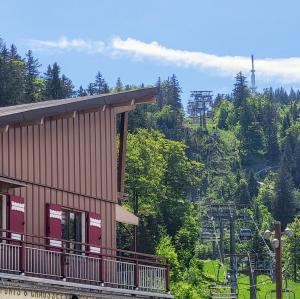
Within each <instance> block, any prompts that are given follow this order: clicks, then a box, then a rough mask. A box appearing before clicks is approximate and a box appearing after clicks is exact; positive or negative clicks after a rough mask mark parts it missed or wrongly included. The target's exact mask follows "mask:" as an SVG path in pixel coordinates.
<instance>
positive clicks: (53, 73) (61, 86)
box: [44, 62, 74, 100]
mask: <svg viewBox="0 0 300 299" xmlns="http://www.w3.org/2000/svg"><path fill="white" fill-rule="evenodd" d="M73 88H74V86H73V84H72V81H71V80H70V79H69V78H67V77H66V76H65V75H62V77H60V67H59V65H58V64H57V63H56V62H55V63H54V64H53V65H52V67H51V66H50V65H49V66H48V68H47V72H46V73H45V90H44V97H45V99H49V100H56V99H63V98H66V97H71V96H73V93H74V90H73Z"/></svg>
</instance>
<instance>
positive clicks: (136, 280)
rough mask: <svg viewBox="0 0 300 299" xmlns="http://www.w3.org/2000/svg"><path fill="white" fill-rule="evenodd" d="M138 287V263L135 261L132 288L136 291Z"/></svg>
mask: <svg viewBox="0 0 300 299" xmlns="http://www.w3.org/2000/svg"><path fill="white" fill-rule="evenodd" d="M139 285H140V273H139V262H138V260H136V261H135V265H134V286H135V288H136V289H138V288H139Z"/></svg>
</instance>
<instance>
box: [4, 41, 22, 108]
mask: <svg viewBox="0 0 300 299" xmlns="http://www.w3.org/2000/svg"><path fill="white" fill-rule="evenodd" d="M6 76H7V83H6V87H7V93H8V95H9V97H10V100H9V101H10V102H11V104H13V105H16V104H19V103H22V102H24V86H25V61H24V60H23V59H22V58H21V56H20V55H19V54H18V51H17V48H16V46H15V45H13V44H12V45H11V48H10V51H9V53H8V72H7V74H6Z"/></svg>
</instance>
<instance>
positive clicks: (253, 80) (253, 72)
mask: <svg viewBox="0 0 300 299" xmlns="http://www.w3.org/2000/svg"><path fill="white" fill-rule="evenodd" d="M251 64H252V69H251V91H252V93H254V92H255V90H256V85H255V69H254V56H253V55H251Z"/></svg>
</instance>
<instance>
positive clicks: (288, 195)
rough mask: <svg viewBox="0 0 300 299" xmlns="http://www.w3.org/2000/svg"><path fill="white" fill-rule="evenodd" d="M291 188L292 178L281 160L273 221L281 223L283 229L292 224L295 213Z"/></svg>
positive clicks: (276, 185)
mask: <svg viewBox="0 0 300 299" xmlns="http://www.w3.org/2000/svg"><path fill="white" fill-rule="evenodd" d="M293 188H294V185H293V181H292V177H291V174H290V172H289V168H288V167H287V165H286V161H285V159H284V158H283V159H282V161H281V165H280V169H279V173H278V178H277V181H276V184H275V193H276V200H275V204H274V216H275V219H276V220H278V221H281V223H282V226H283V228H285V227H286V226H287V224H288V223H290V222H292V220H293V219H294V216H295V213H296V205H295V201H294V197H293Z"/></svg>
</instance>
